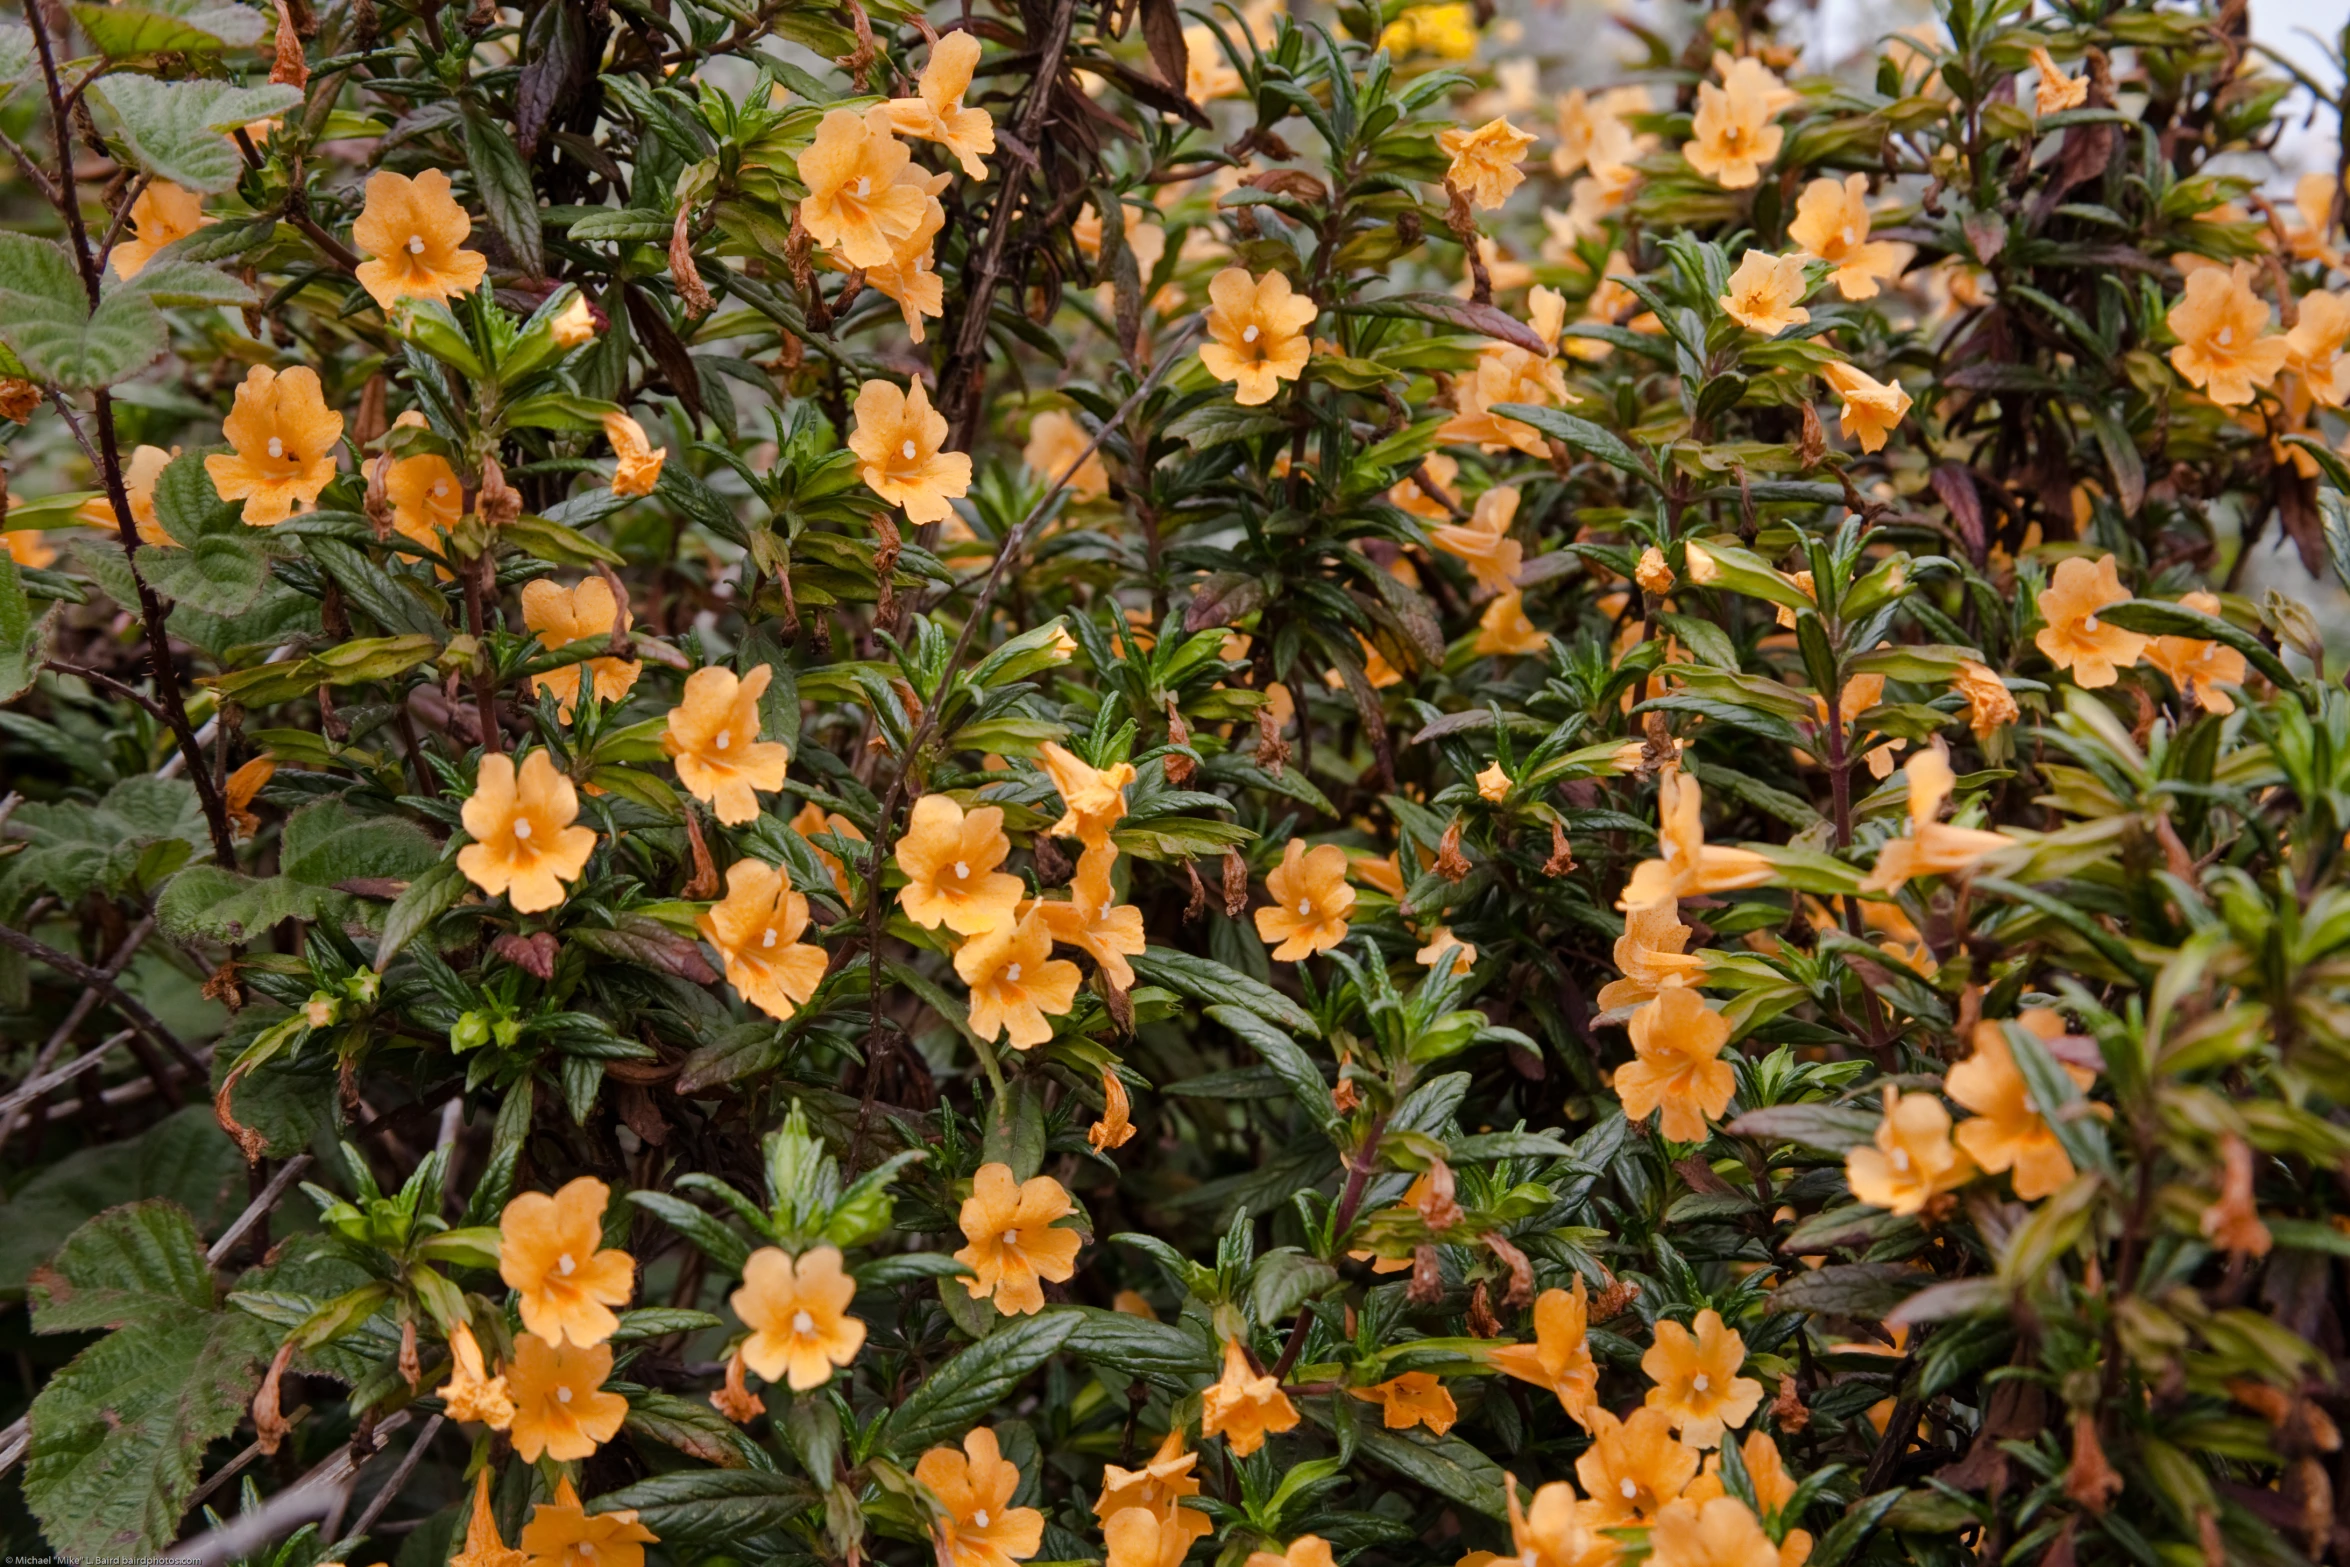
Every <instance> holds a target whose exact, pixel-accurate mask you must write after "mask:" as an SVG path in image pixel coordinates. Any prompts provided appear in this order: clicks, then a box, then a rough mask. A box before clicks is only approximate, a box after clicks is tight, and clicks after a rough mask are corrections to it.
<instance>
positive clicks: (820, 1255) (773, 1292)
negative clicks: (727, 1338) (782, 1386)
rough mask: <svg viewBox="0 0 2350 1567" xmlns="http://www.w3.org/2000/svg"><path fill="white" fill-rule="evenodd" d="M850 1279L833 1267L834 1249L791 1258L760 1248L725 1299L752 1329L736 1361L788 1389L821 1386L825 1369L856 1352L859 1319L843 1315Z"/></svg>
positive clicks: (828, 1374) (828, 1375) (861, 1338)
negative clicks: (781, 1383) (733, 1289)
mask: <svg viewBox="0 0 2350 1567" xmlns="http://www.w3.org/2000/svg"><path fill="white" fill-rule="evenodd" d="M856 1298H857V1281H856V1280H855V1279H852V1278H850V1277H849V1276H848V1274H847V1273H845V1272H843V1271H842V1270H841V1265H840V1249H839V1248H838V1247H835V1246H818V1247H816V1248H815V1249H814V1250H812V1251H809V1252H805V1253H803V1254H802V1255H801V1256H800V1257H799V1258H798V1259H797V1260H794V1258H793V1257H792V1255H791V1253H789V1252H787V1251H780V1250H778V1249H777V1248H775V1247H773V1246H762V1247H760V1248H759V1249H758V1250H757V1251H755V1252H752V1253H751V1255H750V1257H749V1258H748V1259H746V1260H745V1261H744V1263H743V1287H742V1288H741V1289H738V1290H736V1291H735V1292H734V1294H733V1295H732V1296H731V1297H730V1303H731V1304H732V1305H733V1307H734V1314H735V1315H736V1316H738V1317H740V1318H741V1319H742V1321H743V1325H744V1326H745V1327H747V1328H750V1329H751V1330H752V1332H751V1336H750V1337H749V1338H748V1339H747V1340H745V1341H744V1343H743V1360H744V1362H745V1363H746V1364H747V1365H749V1366H750V1368H751V1369H752V1370H753V1371H756V1372H758V1373H759V1375H761V1376H763V1377H765V1378H766V1379H767V1380H768V1381H770V1382H778V1381H780V1382H787V1383H788V1384H789V1385H790V1387H791V1390H792V1391H793V1392H795V1393H804V1392H806V1391H807V1390H808V1389H810V1388H812V1387H822V1386H823V1385H824V1384H825V1383H827V1382H829V1381H831V1380H832V1372H833V1368H834V1367H836V1366H845V1365H847V1364H849V1362H851V1361H853V1360H855V1359H856V1358H857V1351H858V1350H859V1349H861V1348H863V1347H864V1344H865V1324H864V1323H862V1322H860V1321H858V1320H857V1319H856V1318H855V1317H852V1316H850V1315H848V1309H849V1302H850V1301H852V1300H854V1299H856Z"/></svg>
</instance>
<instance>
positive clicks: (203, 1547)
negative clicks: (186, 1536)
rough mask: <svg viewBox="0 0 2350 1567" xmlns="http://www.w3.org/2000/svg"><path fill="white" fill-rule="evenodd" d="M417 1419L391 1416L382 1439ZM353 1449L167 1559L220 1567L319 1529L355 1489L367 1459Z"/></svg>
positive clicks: (379, 1430)
mask: <svg viewBox="0 0 2350 1567" xmlns="http://www.w3.org/2000/svg"><path fill="white" fill-rule="evenodd" d="M414 1418H415V1412H414V1411H413V1410H407V1409H401V1410H396V1411H394V1412H393V1413H391V1414H389V1415H386V1416H385V1417H384V1419H383V1423H382V1424H380V1425H378V1426H377V1427H376V1428H375V1435H376V1436H377V1437H378V1438H381V1437H386V1436H389V1435H391V1434H392V1433H393V1432H394V1431H397V1430H399V1429H400V1428H401V1427H402V1426H404V1425H406V1424H407V1423H408V1422H409V1421H410V1420H412V1419H414ZM373 1456H374V1454H372V1453H370V1454H367V1455H365V1456H362V1455H360V1454H357V1453H354V1452H353V1451H352V1450H351V1449H350V1447H349V1446H347V1445H346V1446H343V1447H338V1448H336V1449H335V1450H334V1452H333V1453H331V1454H329V1455H328V1456H327V1457H326V1458H324V1459H322V1460H321V1461H320V1462H319V1463H318V1464H317V1465H316V1466H315V1467H313V1468H312V1469H311V1471H310V1472H309V1473H308V1474H306V1475H304V1476H303V1477H302V1478H301V1479H299V1480H297V1481H295V1482H294V1483H293V1484H292V1485H290V1486H288V1487H287V1488H286V1489H285V1490H283V1491H280V1492H279V1493H278V1494H277V1495H276V1496H273V1497H271V1498H270V1499H269V1500H268V1501H266V1502H264V1503H262V1504H261V1506H260V1507H258V1508H256V1509H255V1510H254V1511H252V1512H250V1513H240V1514H238V1515H237V1516H236V1517H234V1518H232V1519H230V1520H229V1521H228V1522H226V1523H224V1524H222V1525H221V1526H220V1527H219V1528H217V1529H214V1530H211V1531H209V1532H208V1533H205V1534H202V1535H199V1536H197V1537H196V1538H194V1539H191V1540H186V1541H183V1542H182V1543H180V1544H178V1545H175V1546H173V1547H172V1548H171V1549H170V1550H169V1551H168V1552H166V1553H165V1554H166V1555H168V1556H170V1557H171V1558H172V1559H173V1560H174V1561H175V1562H176V1563H178V1564H179V1567H221V1564H222V1563H223V1562H230V1561H235V1560H237V1559H238V1558H240V1557H245V1556H252V1555H255V1554H257V1553H258V1552H259V1551H260V1549H261V1547H262V1546H265V1545H267V1544H269V1543H270V1542H271V1541H272V1540H276V1539H278V1538H280V1537H281V1536H284V1535H286V1534H290V1533H291V1532H293V1531H294V1530H296V1529H298V1528H300V1527H301V1526H302V1525H304V1524H306V1523H314V1522H316V1521H317V1520H319V1519H321V1518H324V1517H326V1516H327V1515H328V1514H329V1513H330V1512H331V1511H333V1509H334V1506H335V1504H336V1503H337V1502H338V1501H340V1500H341V1499H342V1498H343V1497H344V1496H345V1495H347V1494H349V1492H350V1489H351V1480H352V1477H353V1476H354V1475H356V1474H357V1473H358V1472H359V1466H360V1465H361V1464H364V1463H365V1462H366V1461H367V1459H368V1458H371V1457H373Z"/></svg>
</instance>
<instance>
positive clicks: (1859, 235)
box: [1787, 174, 1917, 299]
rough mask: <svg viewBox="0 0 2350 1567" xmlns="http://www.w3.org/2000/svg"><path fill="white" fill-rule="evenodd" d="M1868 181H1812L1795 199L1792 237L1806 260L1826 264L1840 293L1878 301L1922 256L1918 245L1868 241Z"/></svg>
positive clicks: (1853, 177) (1853, 178) (1854, 178)
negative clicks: (1881, 290)
mask: <svg viewBox="0 0 2350 1567" xmlns="http://www.w3.org/2000/svg"><path fill="white" fill-rule="evenodd" d="M1868 189H1869V181H1868V176H1867V175H1865V174H1847V175H1846V176H1845V177H1844V183H1843V184H1841V185H1839V184H1837V183H1836V182H1835V181H1834V180H1813V181H1812V182H1811V183H1810V184H1809V185H1806V186H1805V187H1804V188H1803V194H1802V195H1801V196H1800V197H1798V198H1797V199H1796V203H1795V221H1794V222H1792V223H1790V224H1788V225H1787V237H1788V238H1789V239H1791V240H1793V241H1795V243H1797V244H1798V245H1801V246H1802V247H1803V249H1804V253H1805V254H1806V255H1810V256H1814V257H1817V258H1818V259H1819V260H1821V261H1825V262H1827V263H1828V264H1829V265H1831V266H1833V267H1834V268H1835V269H1836V270H1835V271H1834V272H1832V273H1830V274H1829V276H1830V277H1831V278H1833V279H1834V280H1835V284H1836V291H1837V292H1838V293H1840V294H1842V295H1843V296H1844V297H1845V298H1846V299H1874V298H1876V297H1877V285H1878V284H1879V283H1880V282H1886V283H1890V282H1891V281H1893V279H1895V278H1897V277H1899V276H1901V272H1902V269H1903V268H1904V267H1907V266H1908V265H1909V263H1910V258H1911V257H1912V256H1915V255H1916V254H1917V247H1916V246H1914V245H1902V244H1896V243H1895V242H1893V241H1892V240H1887V239H1877V240H1872V239H1870V238H1869V204H1868V199H1867V198H1868Z"/></svg>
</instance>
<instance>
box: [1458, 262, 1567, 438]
mask: <svg viewBox="0 0 2350 1567" xmlns="http://www.w3.org/2000/svg"><path fill="white" fill-rule="evenodd" d="M1526 298H1527V302H1528V305H1529V307H1530V310H1531V315H1532V319H1531V320H1530V321H1529V322H1528V323H1527V324H1528V326H1529V327H1530V328H1531V330H1532V331H1533V333H1534V335H1535V336H1536V337H1538V338H1540V339H1541V340H1542V341H1543V342H1544V343H1545V344H1547V345H1548V348H1547V350H1546V351H1545V352H1542V353H1535V352H1533V351H1532V350H1530V349H1528V348H1525V347H1524V346H1522V345H1520V344H1517V343H1501V342H1494V343H1488V344H1487V345H1486V347H1485V349H1484V350H1483V352H1482V353H1480V354H1479V355H1478V358H1477V368H1476V371H1475V373H1474V374H1472V375H1469V376H1465V377H1463V378H1462V379H1460V380H1458V381H1456V382H1454V383H1453V408H1454V411H1453V417H1452V418H1451V419H1450V420H1448V421H1446V423H1445V426H1444V430H1443V432H1442V435H1443V439H1445V440H1447V441H1453V442H1468V441H1474V442H1476V443H1477V446H1478V448H1479V449H1480V450H1483V451H1488V452H1499V451H1520V452H1524V453H1525V454H1526V455H1527V456H1529V457H1547V456H1548V455H1549V454H1550V448H1549V447H1548V446H1547V445H1546V444H1545V442H1544V438H1543V436H1542V433H1541V432H1540V431H1538V430H1536V429H1535V428H1534V427H1533V426H1532V425H1530V424H1526V423H1524V422H1522V421H1520V420H1516V419H1507V418H1504V417H1502V416H1501V415H1499V414H1497V413H1495V412H1493V410H1494V409H1496V408H1498V407H1500V406H1501V405H1502V404H1504V403H1531V404H1534V405H1535V406H1537V407H1544V408H1558V407H1564V406H1566V405H1567V404H1570V403H1573V402H1576V401H1578V399H1577V398H1576V397H1575V396H1574V394H1573V393H1571V392H1569V391H1568V390H1567V378H1566V372H1565V371H1564V370H1562V369H1560V367H1559V364H1558V343H1559V334H1560V333H1561V332H1563V331H1565V330H1566V318H1567V302H1566V297H1565V296H1564V295H1562V294H1560V293H1559V292H1558V290H1556V289H1552V288H1536V289H1533V290H1531V291H1530V292H1529V293H1528V294H1527V296H1526Z"/></svg>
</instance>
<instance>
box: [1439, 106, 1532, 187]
mask: <svg viewBox="0 0 2350 1567" xmlns="http://www.w3.org/2000/svg"><path fill="white" fill-rule="evenodd" d="M1436 145H1437V146H1438V147H1439V148H1440V149H1442V150H1443V152H1444V155H1445V156H1446V157H1448V158H1450V159H1452V167H1450V168H1448V169H1446V170H1445V171H1444V183H1445V184H1447V185H1449V186H1451V187H1452V188H1453V189H1454V190H1457V191H1459V192H1460V193H1461V194H1462V195H1464V196H1466V197H1468V198H1469V200H1470V201H1471V202H1472V203H1473V204H1475V205H1477V206H1480V207H1485V208H1493V207H1498V206H1500V205H1501V204H1502V203H1503V202H1505V201H1507V200H1509V199H1510V192H1511V191H1513V190H1516V189H1517V188H1518V186H1519V184H1520V183H1521V182H1522V181H1524V179H1525V178H1526V174H1525V171H1524V170H1522V169H1520V168H1519V167H1518V163H1519V160H1520V159H1522V158H1524V157H1525V156H1526V153H1527V152H1528V150H1529V149H1531V148H1532V147H1533V145H1534V138H1533V137H1531V136H1529V135H1527V134H1526V133H1525V132H1524V131H1522V130H1519V129H1518V128H1517V127H1516V126H1514V125H1512V124H1511V123H1510V122H1509V121H1508V120H1506V119H1501V120H1490V121H1488V122H1487V123H1485V124H1483V125H1480V126H1478V127H1477V128H1476V129H1475V130H1473V131H1469V130H1462V129H1461V128H1460V127H1459V126H1448V127H1446V128H1445V129H1444V130H1441V131H1439V132H1437V133H1436Z"/></svg>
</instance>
